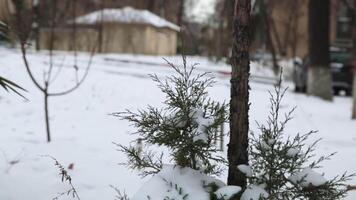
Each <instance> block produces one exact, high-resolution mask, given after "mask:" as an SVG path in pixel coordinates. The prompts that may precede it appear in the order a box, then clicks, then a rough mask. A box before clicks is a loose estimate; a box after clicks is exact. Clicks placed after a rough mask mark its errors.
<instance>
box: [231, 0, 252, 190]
mask: <svg viewBox="0 0 356 200" xmlns="http://www.w3.org/2000/svg"><path fill="white" fill-rule="evenodd" d="M250 10H251V1H250V0H236V2H235V12H234V19H233V20H234V21H233V44H232V57H231V64H232V75H231V101H230V142H229V145H228V160H229V174H228V180H227V181H228V184H229V185H238V186H241V187H245V186H246V177H245V175H244V174H243V173H242V172H240V171H239V170H238V169H237V166H238V165H240V164H248V131H249V121H248V110H249V76H250V58H249V46H250V39H249V34H250Z"/></svg>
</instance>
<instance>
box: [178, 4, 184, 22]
mask: <svg viewBox="0 0 356 200" xmlns="http://www.w3.org/2000/svg"><path fill="white" fill-rule="evenodd" d="M184 3H185V0H179V6H178V13H177V24H178V26H182V25H183V16H184Z"/></svg>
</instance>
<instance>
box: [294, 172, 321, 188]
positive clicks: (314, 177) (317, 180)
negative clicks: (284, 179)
mask: <svg viewBox="0 0 356 200" xmlns="http://www.w3.org/2000/svg"><path fill="white" fill-rule="evenodd" d="M288 180H290V181H292V182H293V183H294V184H299V185H301V186H302V187H309V186H316V187H317V186H321V185H324V184H325V183H326V182H327V180H326V179H325V178H324V177H323V175H321V174H319V173H317V172H315V171H314V170H312V169H310V168H305V169H303V170H302V171H300V172H298V173H296V174H294V175H292V176H290V177H288Z"/></svg>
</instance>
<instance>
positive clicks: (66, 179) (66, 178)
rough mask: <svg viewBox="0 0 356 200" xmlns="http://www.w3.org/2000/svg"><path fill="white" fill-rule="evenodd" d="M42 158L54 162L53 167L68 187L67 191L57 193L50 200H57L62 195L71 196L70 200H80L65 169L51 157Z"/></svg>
mask: <svg viewBox="0 0 356 200" xmlns="http://www.w3.org/2000/svg"><path fill="white" fill-rule="evenodd" d="M44 157H48V158H50V159H52V160H53V161H54V165H55V166H56V167H57V168H58V170H59V175H60V176H61V181H62V182H63V183H64V182H67V183H68V185H69V187H70V189H69V190H67V191H64V192H61V193H59V194H58V195H57V196H56V197H54V198H52V200H58V199H60V198H61V197H62V196H64V195H67V196H71V197H72V198H75V199H77V200H80V197H79V195H78V192H77V189H76V188H75V187H74V185H73V183H72V177H71V176H70V175H69V173H68V171H67V170H66V169H65V167H64V166H63V165H62V164H61V163H59V161H58V160H57V159H56V158H54V157H52V156H49V155H45V156H44Z"/></svg>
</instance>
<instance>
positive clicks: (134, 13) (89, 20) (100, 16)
mask: <svg viewBox="0 0 356 200" xmlns="http://www.w3.org/2000/svg"><path fill="white" fill-rule="evenodd" d="M75 22H76V23H77V24H97V23H101V22H119V23H130V24H132V23H134V24H150V25H153V26H155V27H160V28H162V27H167V28H170V29H172V30H175V31H179V30H180V28H179V26H177V25H175V24H173V23H172V22H169V21H167V20H165V19H163V18H161V17H159V16H157V15H155V14H153V13H152V12H150V11H147V10H138V9H134V8H131V7H125V8H122V9H119V8H115V9H103V10H97V11H94V12H92V13H89V14H86V15H83V16H80V17H77V18H76V19H75Z"/></svg>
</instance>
